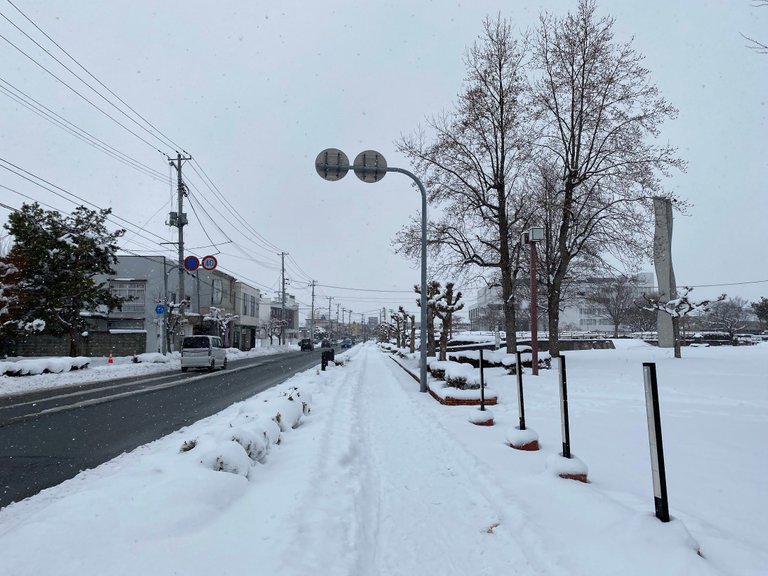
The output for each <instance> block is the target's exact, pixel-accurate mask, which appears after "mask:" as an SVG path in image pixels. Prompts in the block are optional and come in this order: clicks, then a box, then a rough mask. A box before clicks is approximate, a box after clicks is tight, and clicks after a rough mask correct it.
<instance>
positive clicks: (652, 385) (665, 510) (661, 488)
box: [643, 362, 669, 522]
mask: <svg viewBox="0 0 768 576" xmlns="http://www.w3.org/2000/svg"><path fill="white" fill-rule="evenodd" d="M643 380H644V383H645V410H646V414H647V418H648V442H649V445H650V448H651V472H652V474H653V500H654V504H655V506H656V518H658V519H659V520H661V521H662V522H669V502H668V500H667V474H666V470H665V466H664V447H663V445H662V441H661V413H660V411H659V388H658V385H657V382H656V364H655V363H654V362H643Z"/></svg>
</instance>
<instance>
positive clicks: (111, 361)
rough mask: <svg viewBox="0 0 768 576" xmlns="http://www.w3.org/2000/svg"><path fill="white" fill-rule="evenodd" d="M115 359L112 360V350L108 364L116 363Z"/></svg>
mask: <svg viewBox="0 0 768 576" xmlns="http://www.w3.org/2000/svg"><path fill="white" fill-rule="evenodd" d="M114 363H115V361H114V360H112V352H110V353H109V360H107V364H114Z"/></svg>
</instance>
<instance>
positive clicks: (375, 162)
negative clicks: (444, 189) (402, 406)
mask: <svg viewBox="0 0 768 576" xmlns="http://www.w3.org/2000/svg"><path fill="white" fill-rule="evenodd" d="M350 168H351V169H352V171H353V172H354V173H355V175H356V176H357V177H358V178H360V180H362V181H363V182H368V183H374V182H378V181H379V180H381V179H382V178H384V176H385V175H386V173H387V172H399V173H400V174H405V175H406V176H408V177H409V178H410V179H411V180H413V181H414V182H415V183H416V185H417V186H418V187H419V190H420V191H421V345H420V353H421V356H420V361H419V373H420V374H419V376H420V391H421V392H426V391H427V339H426V337H425V336H426V332H427V330H426V327H427V193H426V191H425V190H424V185H423V184H422V183H421V180H419V179H418V178H417V177H416V176H415V175H414V174H413V173H411V172H409V171H408V170H405V169H403V168H395V167H392V166H387V161H386V159H385V158H384V156H382V155H381V154H379V153H378V152H376V151H375V150H365V151H364V152H360V154H358V155H357V156H356V157H355V162H354V163H353V164H352V165H351V166H350V164H349V158H348V157H347V155H346V154H344V152H342V151H341V150H338V149H337V148H326V149H325V150H323V151H322V152H320V154H318V155H317V158H316V159H315V170H317V173H318V174H319V175H320V177H321V178H323V179H325V180H328V181H330V182H335V181H336V180H341V179H342V178H344V176H346V175H347V172H349V170H350Z"/></svg>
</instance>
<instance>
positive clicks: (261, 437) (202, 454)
mask: <svg viewBox="0 0 768 576" xmlns="http://www.w3.org/2000/svg"><path fill="white" fill-rule="evenodd" d="M311 401H312V398H311V396H310V394H309V393H308V392H306V391H303V390H299V389H298V388H295V387H293V388H289V389H288V390H286V391H285V392H284V393H282V394H281V395H280V396H277V397H276V398H273V399H271V400H268V401H264V400H256V399H255V398H253V399H251V400H247V401H245V402H243V403H242V405H241V406H240V409H239V411H238V414H237V415H236V416H235V417H234V418H233V419H232V420H231V421H230V422H229V424H228V426H226V427H223V428H217V429H215V430H208V431H206V432H205V433H204V434H202V435H200V436H198V437H196V438H193V439H188V440H185V441H184V442H183V443H182V445H181V447H180V449H179V453H180V454H181V455H182V457H185V458H194V459H196V460H197V461H198V462H199V463H200V464H201V465H202V466H204V467H205V468H210V469H211V470H215V471H217V472H229V473H230V474H237V475H240V476H244V477H246V478H248V477H249V475H250V474H251V473H252V471H253V469H254V467H255V466H257V465H258V464H259V463H263V462H264V460H265V459H266V457H267V454H269V449H270V447H271V446H273V445H275V444H279V443H280V441H281V435H282V433H284V432H287V431H289V430H291V429H293V428H296V427H297V426H299V424H300V423H301V419H302V418H303V417H304V416H305V415H306V414H309V412H310V402H311Z"/></svg>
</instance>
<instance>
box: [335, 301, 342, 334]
mask: <svg viewBox="0 0 768 576" xmlns="http://www.w3.org/2000/svg"><path fill="white" fill-rule="evenodd" d="M339 306H341V304H336V330H338V329H339Z"/></svg>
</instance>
